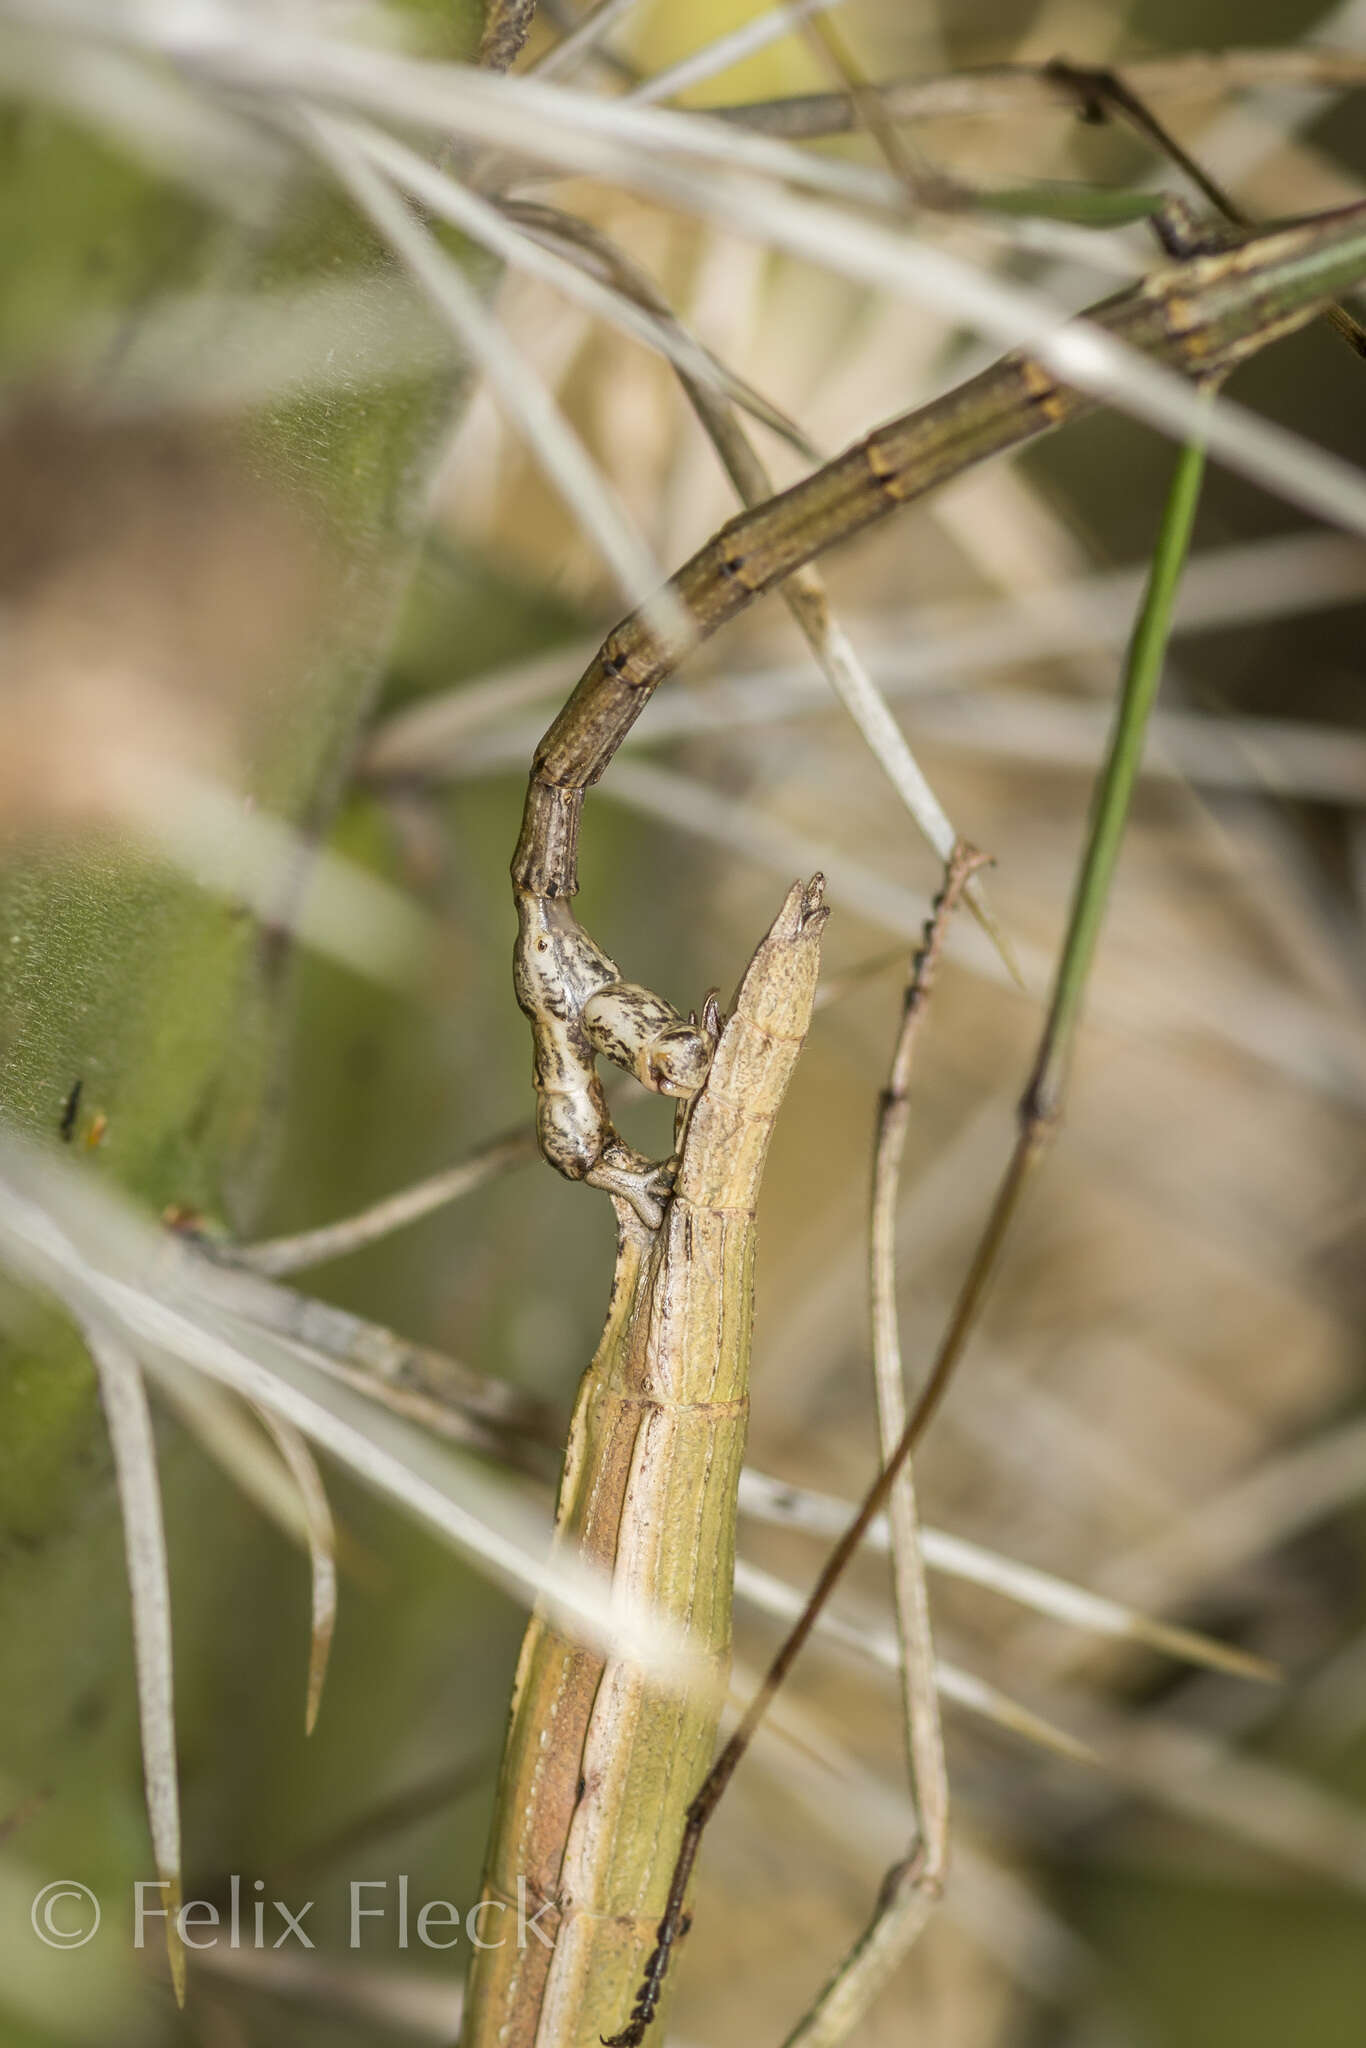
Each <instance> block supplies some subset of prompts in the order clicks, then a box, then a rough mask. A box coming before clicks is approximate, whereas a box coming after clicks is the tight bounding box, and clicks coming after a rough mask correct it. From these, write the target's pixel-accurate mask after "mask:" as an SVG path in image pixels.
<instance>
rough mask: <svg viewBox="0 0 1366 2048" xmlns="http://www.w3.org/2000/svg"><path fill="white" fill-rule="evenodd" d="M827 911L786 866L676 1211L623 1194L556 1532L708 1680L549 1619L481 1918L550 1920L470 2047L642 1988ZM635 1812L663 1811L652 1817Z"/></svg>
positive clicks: (671, 1844)
mask: <svg viewBox="0 0 1366 2048" xmlns="http://www.w3.org/2000/svg"><path fill="white" fill-rule="evenodd" d="M825 919H826V911H825V908H824V904H823V900H822V885H821V881H820V878H819V877H817V878H816V880H815V881H813V882H812V883H810V884H809V885H807V886H806V887H803V886H802V885H801V884H797V885H794V887H793V888H792V889H791V890H790V891H789V893H788V897H787V900H786V902H785V903H784V905H783V907H782V910H781V911H780V912H779V915H778V918H777V921H776V922H775V924H774V926H773V928H772V930H771V931H770V933H769V935H768V937H767V938H766V939H765V940H764V942H763V943H762V945H761V946H760V947H759V949H758V951H757V952H756V954H755V956H754V959H753V961H752V962H751V964H750V967H749V969H748V971H747V973H746V975H745V978H744V981H743V982H742V984H741V987H740V989H739V991H738V993H737V996H736V999H735V1009H734V1012H733V1014H732V1015H731V1017H730V1018H729V1019H728V1021H727V1022H726V1024H725V1026H724V1028H719V1019H718V1018H717V1016H716V1012H715V1010H714V1008H712V1009H711V1011H710V1018H709V1020H708V1021H706V1022H704V1024H703V1025H702V1026H701V1027H699V1029H701V1030H703V1031H705V1032H706V1035H707V1040H708V1047H709V1051H710V1050H711V1049H712V1032H713V1030H718V1029H719V1035H718V1036H717V1037H716V1040H715V1045H714V1051H712V1057H711V1066H710V1073H709V1076H708V1078H707V1081H706V1085H705V1087H704V1088H703V1089H702V1090H701V1092H700V1093H699V1094H697V1096H696V1098H695V1099H694V1101H693V1102H692V1104H691V1105H690V1108H689V1110H688V1112H687V1119H686V1128H685V1131H684V1135H683V1141H682V1145H681V1150H680V1153H679V1157H678V1161H677V1167H676V1173H675V1174H674V1176H673V1192H672V1195H671V1196H670V1197H669V1198H668V1199H667V1201H666V1203H665V1206H664V1212H663V1218H662V1222H661V1225H660V1227H659V1228H658V1229H657V1230H650V1229H648V1228H646V1227H644V1226H643V1225H642V1223H641V1221H640V1218H639V1216H638V1214H637V1213H636V1210H635V1208H634V1207H633V1206H632V1204H631V1203H630V1202H628V1201H627V1200H625V1199H624V1198H622V1197H618V1199H617V1202H616V1209H617V1217H618V1226H619V1229H618V1250H617V1266H616V1273H615V1277H614V1281H613V1290H612V1301H611V1306H610V1309H609V1311H608V1317H607V1322H606V1327H605V1329H604V1332H603V1337H602V1341H601V1343H600V1344H599V1346H598V1351H597V1355H596V1356H595V1358H594V1360H593V1363H592V1365H591V1366H590V1368H589V1370H588V1372H587V1374H586V1375H585V1377H584V1381H583V1385H582V1387H581V1389H580V1393H579V1398H578V1403H577V1406H576V1409H575V1414H574V1420H573V1424H572V1426H571V1431H570V1437H569V1447H568V1451H567V1453H566V1457H565V1468H564V1477H563V1480H562V1483H561V1490H560V1503H559V1510H558V1515H557V1521H556V1540H557V1542H558V1543H560V1544H562V1545H573V1546H575V1547H576V1548H577V1550H578V1552H579V1554H580V1555H581V1556H583V1557H585V1558H587V1559H590V1560H592V1561H593V1562H595V1563H597V1564H599V1565H601V1566H602V1567H603V1568H604V1569H607V1570H611V1571H613V1572H614V1574H615V1576H616V1580H617V1582H618V1583H619V1584H629V1585H631V1586H633V1587H637V1588H639V1587H648V1589H649V1592H650V1595H651V1597H652V1598H653V1600H654V1601H655V1602H656V1604H657V1605H658V1606H659V1608H660V1609H661V1611H662V1612H663V1614H664V1615H666V1616H667V1617H669V1618H670V1619H672V1620H673V1621H674V1622H675V1623H676V1624H677V1625H678V1626H679V1627H680V1628H681V1629H682V1630H683V1631H684V1632H685V1634H686V1636H687V1638H688V1640H689V1642H690V1643H691V1645H692V1646H693V1647H694V1648H695V1650H696V1651H697V1653H698V1655H699V1657H700V1659H701V1661H702V1663H703V1665H704V1667H706V1670H707V1677H706V1680H705V1681H704V1683H703V1684H702V1685H701V1686H700V1687H699V1686H694V1687H692V1688H690V1689H689V1690H688V1691H687V1692H686V1694H684V1693H680V1692H679V1691H678V1690H677V1689H676V1688H674V1687H672V1686H669V1685H667V1684H662V1683H660V1682H659V1681H658V1680H657V1679H651V1678H650V1677H649V1676H648V1674H646V1673H645V1672H643V1671H642V1670H641V1669H640V1668H639V1667H638V1666H636V1665H634V1664H631V1663H629V1662H627V1661H626V1660H624V1659H612V1658H608V1659H607V1660H606V1661H604V1659H603V1657H602V1656H601V1654H599V1653H598V1652H597V1651H596V1650H591V1649H587V1648H585V1647H584V1646H582V1645H581V1644H578V1643H576V1642H574V1641H573V1640H571V1639H570V1638H569V1637H568V1636H566V1635H565V1634H564V1633H562V1632H561V1630H560V1629H558V1628H557V1627H556V1626H555V1625H554V1623H553V1622H552V1621H551V1620H550V1619H548V1618H547V1617H546V1616H544V1615H542V1614H537V1615H536V1616H534V1617H533V1619H532V1622H531V1625H530V1627H529V1629H528V1631H527V1635H526V1639H525V1641H524V1643H523V1646H522V1655H521V1660H520V1663H519V1665H518V1670H517V1682H516V1690H515V1693H514V1702H513V1711H512V1723H511V1728H510V1731H509V1735H508V1741H507V1745H506V1748H505V1751H504V1757H503V1768H502V1780H501V1783H500V1787H499V1795H498V1806H497V1819H496V1822H495V1827H494V1833H493V1838H492V1841H491V1844H490V1849H489V1858H488V1867H487V1873H486V1878H485V1887H484V1898H485V1901H486V1902H487V1904H486V1908H485V1914H484V1915H483V1916H481V1918H485V1917H486V1918H487V1921H488V1925H487V1928H486V1935H487V1936H488V1937H489V1938H490V1939H491V1941H493V1942H497V1938H498V1935H499V1933H500V1931H501V1929H502V1928H508V1929H510V1928H511V1927H512V1926H513V1924H514V1922H515V1918H516V1911H517V1907H518V1905H519V1904H520V1905H522V1907H523V1910H524V1913H525V1914H526V1916H527V1917H528V1918H530V1917H532V1916H534V1915H536V1914H541V1913H543V1915H544V1917H543V1918H541V1919H540V1921H539V1929H538V1934H539V1938H538V1936H537V1935H528V1938H527V1940H526V1941H525V1942H516V1941H514V1939H513V1937H512V1935H511V1933H510V1932H509V1933H508V1934H507V1936H506V1938H505V1940H503V1941H502V1942H501V1943H498V1945H496V1946H492V1945H491V1946H489V1947H488V1948H485V1949H483V1950H481V1951H480V1952H479V1953H478V1954H477V1956H476V1961H475V1964H474V1967H473V1969H472V1971H471V1976H470V1984H469V1993H468V2000H469V2002H468V2006H467V2011H466V2019H465V2029H464V2033H463V2034H462V2037H461V2039H462V2044H463V2048H494V2044H498V2048H532V2044H533V2043H535V2044H539V2048H552V2044H553V2048H594V2044H596V2043H597V2041H598V2040H599V2038H600V2036H602V2035H604V2034H607V2033H609V2032H611V2030H612V2028H613V2027H614V2026H615V2025H616V2024H618V2023H619V2021H620V2019H621V2016H622V2014H623V2012H625V2011H626V2010H628V2009H629V2007H630V2004H631V2001H632V1999H633V1998H634V1997H635V1994H636V1988H637V1985H638V1983H639V1981H640V1980H641V1978H642V1975H643V1973H644V1970H645V1966H646V1964H647V1962H648V1960H649V1958H650V1955H651V1952H652V1951H653V1949H654V1948H655V1946H656V1940H657V1929H658V1924H659V1921H660V1919H661V1917H662V1915H663V1912H664V1909H665V1904H666V1901H667V1898H668V1894H669V1887H670V1880H671V1878H672V1876H673V1870H674V1861H675V1857H676V1855H677V1852H678V1848H679V1841H680V1837H681V1831H682V1825H683V1815H684V1811H685V1809H686V1806H687V1803H688V1800H689V1799H690V1798H691V1797H692V1795H693V1793H694V1792H695V1791H696V1789H697V1787H698V1785H699V1784H700V1782H701V1780H702V1779H703V1777H704V1776H705V1775H706V1772H707V1769H708V1766H709V1765H710V1762H711V1757H712V1749H713V1745H714V1742H715V1736H716V1724H717V1719H718V1716H719V1712H720V1706H721V1698H722V1694H723V1691H724V1680H725V1673H726V1669H727V1667H728V1664H729V1655H730V1581H731V1566H732V1553H733V1545H734V1529H735V1512H736V1508H735V1496H736V1489H737V1487H738V1484H739V1474H740V1461H741V1457H742V1454H743V1450H744V1436H745V1421H746V1416H747V1412H748V1380H749V1337H750V1317H751V1303H752V1279H753V1266H754V1205H755V1201H756V1198H757V1195H758V1190H759V1180H760V1176H761V1174H762V1171H763V1164H764V1155H765V1153H766V1150H767V1147H768V1139H769V1133H770V1131H771V1130H772V1127H773V1120H774V1117H775V1115H776V1114H777V1110H778V1106H779V1103H780V1102H781V1100H782V1097H783V1093H784V1091H785V1089H786V1087H787V1083H788V1079H789V1077H790V1075H791V1073H792V1069H793V1067H794V1065H795V1063H796V1059H797V1054H798V1052H799V1051H800V1049H801V1043H802V1039H803V1038H804V1036H805V1034H806V1028H807V1024H808V1022H809V1020H810V1015H811V1004H812V999H813V997H814V994H815V988H816V973H817V968H818V965H819V958H820V935H821V929H822V927H823V925H824V923H825ZM642 1814H649V1815H652V1816H654V1817H655V1819H656V1824H655V1825H653V1826H648V1827H645V1828H642V1827H641V1826H640V1825H639V1819H640V1816H641V1815H642ZM670 1816H672V1818H670ZM519 1887H521V1889H520V1891H519ZM498 1908H502V1909H503V1910H502V1911H501V1912H499V1911H498V1910H497V1909H498ZM547 1939H549V1940H550V1942H551V1946H549V1947H547V1946H546V1945H545V1941H546V1940H547Z"/></svg>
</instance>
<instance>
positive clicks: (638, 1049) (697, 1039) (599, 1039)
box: [579, 981, 712, 1096]
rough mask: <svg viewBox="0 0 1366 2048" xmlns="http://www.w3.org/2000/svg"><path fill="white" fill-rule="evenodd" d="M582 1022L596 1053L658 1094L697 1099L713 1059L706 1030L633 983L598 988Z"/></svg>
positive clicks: (617, 983)
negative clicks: (602, 1055)
mask: <svg viewBox="0 0 1366 2048" xmlns="http://www.w3.org/2000/svg"><path fill="white" fill-rule="evenodd" d="M579 1022H580V1024H581V1026H582V1028H583V1033H584V1036H585V1037H586V1038H587V1040H588V1042H589V1044H590V1045H591V1046H592V1047H593V1049H594V1051H595V1052H600V1053H603V1054H604V1055H605V1056H606V1057H607V1058H608V1059H609V1060H613V1061H615V1063H616V1065H617V1066H619V1067H624V1068H625V1070H626V1072H627V1073H628V1074H634V1075H635V1077H636V1079H637V1080H638V1081H639V1082H641V1083H642V1084H643V1086H645V1087H646V1088H652V1089H653V1090H654V1091H655V1093H656V1094H657V1095H679V1096H687V1095H695V1094H696V1093H697V1091H698V1089H699V1088H700V1087H701V1086H702V1083H703V1082H704V1081H705V1080H706V1078H707V1069H708V1067H709V1066H710V1065H711V1054H712V1044H711V1038H710V1036H709V1034H708V1033H707V1031H706V1030H705V1029H704V1028H703V1027H701V1026H699V1025H697V1024H691V1023H689V1022H688V1020H687V1019H686V1018H684V1017H680V1016H679V1014H678V1012H677V1010H675V1009H674V1007H673V1005H672V1003H666V1002H665V1000H664V998H663V997H662V996H657V995H655V994H653V993H652V992H651V990H649V989H648V988H641V987H640V986H639V985H638V984H637V983H635V982H631V981H617V982H613V983H611V984H610V985H609V986H608V987H607V988H602V989H599V990H598V991H597V993H596V994H595V995H592V996H590V997H589V998H588V1000H587V1002H586V1003H585V1004H584V1006H583V1010H582V1013H581V1015H580V1018H579Z"/></svg>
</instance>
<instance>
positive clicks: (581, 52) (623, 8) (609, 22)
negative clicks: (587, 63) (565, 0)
mask: <svg viewBox="0 0 1366 2048" xmlns="http://www.w3.org/2000/svg"><path fill="white" fill-rule="evenodd" d="M639 5H640V0H597V4H596V6H592V7H590V8H589V9H588V10H587V12H586V13H585V14H584V16H583V18H582V20H581V21H578V22H576V23H575V24H574V26H573V28H571V29H570V30H569V31H568V32H567V33H566V34H565V35H563V36H562V37H561V38H560V40H559V42H558V43H555V44H553V45H552V46H551V48H550V49H548V50H547V51H546V53H545V55H544V56H543V57H538V58H536V59H534V60H533V61H532V62H531V63H530V64H528V65H527V67H526V73H525V75H526V76H528V77H530V76H532V75H534V76H536V77H538V78H563V77H564V76H565V74H566V73H567V72H571V71H573V70H574V69H575V68H576V67H577V66H578V65H579V64H580V63H581V62H582V61H583V59H584V58H585V57H591V56H592V55H593V54H594V52H595V51H596V50H597V49H598V47H599V45H600V44H601V43H602V41H603V39H604V38H605V37H606V36H609V35H611V33H612V30H613V29H614V28H615V27H616V26H617V24H618V22H620V21H623V20H624V19H625V17H626V16H627V15H628V14H629V13H630V12H631V10H632V8H633V7H638V6H639Z"/></svg>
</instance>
